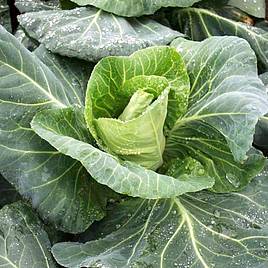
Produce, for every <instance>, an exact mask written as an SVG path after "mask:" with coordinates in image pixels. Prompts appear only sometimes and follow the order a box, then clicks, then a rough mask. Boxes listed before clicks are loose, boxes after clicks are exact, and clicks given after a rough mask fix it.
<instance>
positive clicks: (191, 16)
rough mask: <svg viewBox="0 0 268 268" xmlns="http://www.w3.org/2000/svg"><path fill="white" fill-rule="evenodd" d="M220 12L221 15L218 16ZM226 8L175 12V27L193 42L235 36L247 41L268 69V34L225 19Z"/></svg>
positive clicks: (260, 62)
mask: <svg viewBox="0 0 268 268" xmlns="http://www.w3.org/2000/svg"><path fill="white" fill-rule="evenodd" d="M217 12H220V13H221V15H219V14H217ZM224 14H225V11H224V7H221V8H219V9H218V10H217V9H215V10H213V9H211V10H208V9H202V8H186V9H182V10H178V11H175V12H174V21H173V23H174V25H176V28H178V29H179V30H180V31H181V32H183V33H185V34H187V35H188V36H189V37H190V38H191V39H192V40H196V41H200V40H203V39H205V38H207V37H210V36H221V35H235V36H238V37H241V38H244V39H246V40H247V41H248V42H249V43H250V45H251V47H252V48H253V50H254V51H255V53H256V55H257V57H258V61H259V65H260V67H261V68H263V69H267V68H268V32H267V31H265V30H263V29H261V28H257V27H254V26H250V25H247V24H245V23H242V22H237V21H234V20H231V19H228V18H226V17H224Z"/></svg>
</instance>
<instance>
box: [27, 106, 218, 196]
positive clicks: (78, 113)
mask: <svg viewBox="0 0 268 268" xmlns="http://www.w3.org/2000/svg"><path fill="white" fill-rule="evenodd" d="M59 122H60V123H59ZM31 125H32V128H33V129H34V131H35V132H36V133H37V134H38V135H39V136H40V137H42V138H43V139H45V140H47V141H48V142H49V143H50V144H51V145H52V146H54V147H55V148H56V149H57V150H58V151H59V152H61V153H63V154H66V155H68V156H71V157H72V158H74V159H77V160H79V161H80V162H81V163H82V164H83V166H84V167H85V168H86V169H87V171H88V172H89V173H90V174H91V176H92V177H93V178H94V179H95V180H97V181H98V182H99V183H101V184H105V185H107V186H109V187H110V188H111V189H113V190H114V191H116V192H118V193H122V194H127V195H130V196H134V197H136V196H138V197H143V198H152V199H156V198H165V197H174V196H178V195H181V194H183V193H185V192H195V191H199V190H201V189H205V188H210V187H212V185H213V183H214V181H213V179H211V178H210V177H208V176H206V175H203V176H202V175H201V176H197V175H196V176H192V175H188V174H183V175H181V176H180V177H178V178H173V177H170V176H166V175H162V174H158V173H156V172H154V171H151V170H148V169H145V168H142V167H141V166H139V165H137V164H135V163H133V162H120V161H119V160H118V159H117V158H115V157H113V156H112V155H110V154H108V153H105V152H103V151H101V150H99V149H98V148H96V147H94V146H92V145H91V144H89V143H87V137H88V135H90V134H89V132H87V126H86V122H85V120H84V116H83V111H82V110H81V109H77V108H76V109H75V108H65V109H51V110H44V111H42V112H40V113H38V114H37V115H36V116H35V117H34V119H33V121H32V124H31Z"/></svg>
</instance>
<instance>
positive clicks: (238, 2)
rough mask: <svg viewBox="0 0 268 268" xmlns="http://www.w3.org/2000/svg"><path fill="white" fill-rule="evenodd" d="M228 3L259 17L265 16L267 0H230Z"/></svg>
mask: <svg viewBox="0 0 268 268" xmlns="http://www.w3.org/2000/svg"><path fill="white" fill-rule="evenodd" d="M228 5H231V6H235V7H238V8H240V9H241V10H243V11H245V12H247V13H248V14H250V15H252V16H255V17H257V18H265V7H266V5H265V0H247V1H246V2H245V1H244V0H229V2H228Z"/></svg>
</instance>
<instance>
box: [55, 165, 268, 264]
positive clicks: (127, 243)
mask: <svg viewBox="0 0 268 268" xmlns="http://www.w3.org/2000/svg"><path fill="white" fill-rule="evenodd" d="M267 186H268V185H267V169H266V171H264V172H263V173H262V174H260V175H259V176H257V177H256V178H255V179H254V181H253V182H252V184H250V185H249V186H248V187H247V188H246V189H245V190H244V191H243V192H239V193H229V194H214V193H211V192H206V191H203V192H200V193H193V194H186V195H184V196H182V197H180V198H175V199H165V200H154V201H153V200H151V201H149V200H142V199H132V200H128V201H125V202H122V203H121V204H120V205H119V206H117V207H115V208H114V209H113V210H112V211H111V212H110V213H109V215H108V216H107V218H106V219H104V220H103V221H102V222H101V223H100V224H99V226H98V227H97V228H96V229H95V235H96V237H97V239H96V240H92V241H89V242H87V243H84V244H82V243H77V242H64V243H58V244H56V245H54V247H53V249H52V252H53V255H54V257H55V258H56V260H57V261H58V263H59V264H61V265H63V266H64V267H72V268H77V267H94V266H97V265H100V266H101V265H103V266H107V267H118V268H123V267H124V268H127V267H144V266H145V267H155V268H157V267H158V268H163V267H202V268H210V267H217V268H225V267H236V268H244V267H266V266H265V265H267V263H268V255H267V246H268V231H267V226H268V221H267V219H268V217H267V215H268V207H267V198H268V192H267V189H268V187H267Z"/></svg>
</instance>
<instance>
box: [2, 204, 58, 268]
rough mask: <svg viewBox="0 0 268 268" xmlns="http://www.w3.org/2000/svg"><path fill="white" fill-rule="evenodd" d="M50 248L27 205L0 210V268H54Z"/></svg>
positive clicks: (9, 206) (38, 223) (42, 230)
mask: <svg viewBox="0 0 268 268" xmlns="http://www.w3.org/2000/svg"><path fill="white" fill-rule="evenodd" d="M50 248H51V244H50V241H49V239H48V236H47V233H46V232H45V231H44V228H43V225H42V223H41V222H40V220H39V219H38V218H37V216H36V215H35V214H34V213H33V211H32V209H31V208H30V207H29V206H28V205H26V204H24V203H23V202H17V203H13V204H11V205H7V206H5V207H4V208H2V209H1V210H0V266H1V267H6V268H16V267H21V268H23V267H42V268H52V267H57V265H56V264H55V263H54V261H53V258H52V255H51V253H50Z"/></svg>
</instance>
